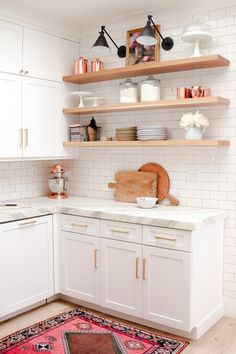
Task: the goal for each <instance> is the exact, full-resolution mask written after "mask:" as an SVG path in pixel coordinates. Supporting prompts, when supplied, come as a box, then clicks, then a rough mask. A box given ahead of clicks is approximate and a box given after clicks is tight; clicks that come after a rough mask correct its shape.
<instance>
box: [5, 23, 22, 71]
mask: <svg viewBox="0 0 236 354" xmlns="http://www.w3.org/2000/svg"><path fill="white" fill-rule="evenodd" d="M0 53H1V55H0V71H1V72H8V73H12V74H20V70H21V69H22V26H20V25H17V24H14V23H10V22H7V21H2V20H0Z"/></svg>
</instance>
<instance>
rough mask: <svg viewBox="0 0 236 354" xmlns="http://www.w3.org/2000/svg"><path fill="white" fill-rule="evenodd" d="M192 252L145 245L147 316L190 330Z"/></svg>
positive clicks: (145, 303) (144, 273) (144, 310)
mask: <svg viewBox="0 0 236 354" xmlns="http://www.w3.org/2000/svg"><path fill="white" fill-rule="evenodd" d="M190 273H191V253H187V252H181V251H175V250H169V249H165V248H159V247H150V246H143V318H144V319H146V320H149V321H153V322H157V323H160V324H163V325H166V326H169V327H173V328H178V329H181V330H186V331H189V330H190V316H189V313H190Z"/></svg>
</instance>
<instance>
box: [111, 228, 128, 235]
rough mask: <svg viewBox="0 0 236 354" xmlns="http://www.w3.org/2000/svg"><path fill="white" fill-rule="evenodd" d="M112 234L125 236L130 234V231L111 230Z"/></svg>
mask: <svg viewBox="0 0 236 354" xmlns="http://www.w3.org/2000/svg"><path fill="white" fill-rule="evenodd" d="M111 232H116V233H119V234H123V235H128V234H129V230H121V229H111Z"/></svg>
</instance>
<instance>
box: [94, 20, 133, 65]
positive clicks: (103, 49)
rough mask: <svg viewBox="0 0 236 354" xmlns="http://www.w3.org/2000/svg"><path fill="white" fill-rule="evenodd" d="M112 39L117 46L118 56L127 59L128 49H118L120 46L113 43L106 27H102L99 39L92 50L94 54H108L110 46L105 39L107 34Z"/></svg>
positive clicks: (121, 47) (122, 47)
mask: <svg viewBox="0 0 236 354" xmlns="http://www.w3.org/2000/svg"><path fill="white" fill-rule="evenodd" d="M105 33H106V35H107V36H108V37H109V38H110V40H111V41H112V43H113V44H114V45H115V46H116V48H117V55H118V57H119V58H125V56H126V47H125V46H124V45H122V46H120V47H118V45H117V44H116V43H115V42H114V41H113V39H112V38H111V36H110V35H109V33H107V31H106V29H105V26H101V31H100V32H99V36H98V39H97V40H96V42H95V43H94V45H93V47H92V50H93V52H94V53H96V54H99V55H103V54H108V53H109V51H110V48H109V45H108V43H107V40H106V38H105V35H104V34H105Z"/></svg>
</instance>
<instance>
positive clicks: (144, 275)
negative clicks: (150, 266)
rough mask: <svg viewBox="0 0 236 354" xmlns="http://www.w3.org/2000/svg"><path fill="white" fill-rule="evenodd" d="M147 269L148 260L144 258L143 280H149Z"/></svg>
mask: <svg viewBox="0 0 236 354" xmlns="http://www.w3.org/2000/svg"><path fill="white" fill-rule="evenodd" d="M146 267H147V258H143V280H146V279H147V274H146V271H147V270H146Z"/></svg>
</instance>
